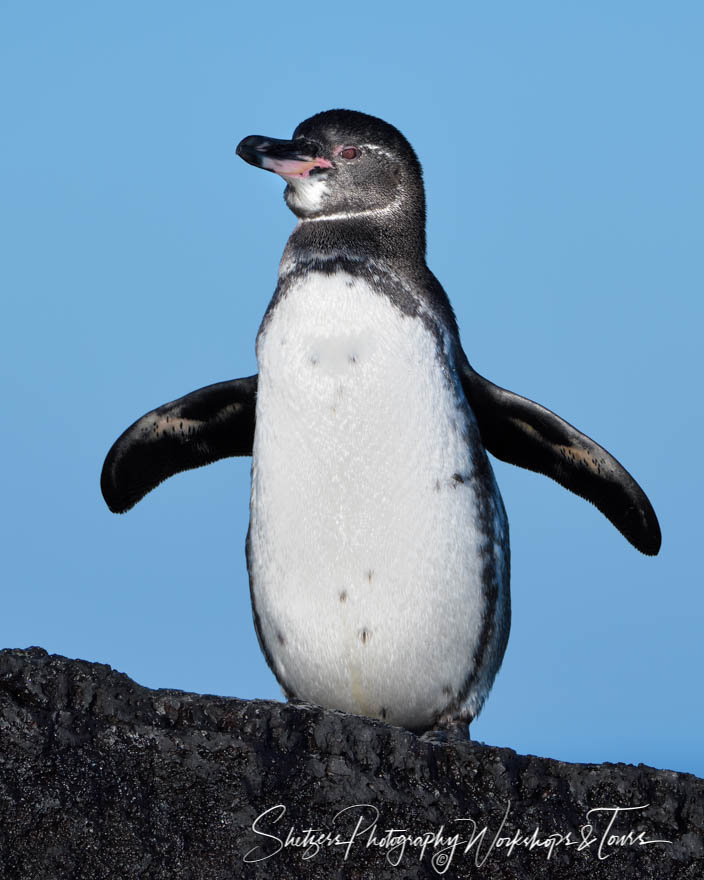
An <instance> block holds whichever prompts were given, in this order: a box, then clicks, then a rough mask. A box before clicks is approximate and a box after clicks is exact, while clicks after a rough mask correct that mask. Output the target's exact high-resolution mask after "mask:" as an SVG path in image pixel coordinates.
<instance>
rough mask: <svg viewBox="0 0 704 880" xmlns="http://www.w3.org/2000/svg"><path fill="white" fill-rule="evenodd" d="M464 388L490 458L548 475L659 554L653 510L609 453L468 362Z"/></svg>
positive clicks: (638, 543) (638, 544)
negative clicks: (501, 386) (476, 369)
mask: <svg viewBox="0 0 704 880" xmlns="http://www.w3.org/2000/svg"><path fill="white" fill-rule="evenodd" d="M461 377H462V387H463V389H464V393H465V395H466V397H467V401H468V402H469V405H470V406H471V408H472V410H473V412H474V414H475V416H476V419H477V424H478V425H479V431H480V433H481V437H482V442H483V443H484V446H485V447H486V448H487V450H488V451H489V452H491V454H492V455H495V456H496V457H497V458H500V459H501V460H502V461H507V462H509V463H510V464H515V465H518V466H519V467H523V468H527V469H528V470H531V471H536V472H538V473H541V474H545V475H546V476H548V477H551V478H552V479H553V480H555V481H556V482H558V483H559V484H560V485H561V486H564V488H565V489H569V490H570V492H574V493H575V494H576V495H580V496H581V497H582V498H586V499H587V501H591V502H592V504H594V505H595V506H596V507H597V508H598V509H599V510H600V511H601V512H602V513H603V514H604V516H605V517H606V518H607V519H608V520H610V522H611V523H613V525H615V526H616V528H617V529H618V530H619V531H620V532H621V534H622V535H623V536H624V537H625V538H627V539H628V540H629V541H630V542H631V544H633V546H634V547H636V548H637V549H638V550H640V551H641V552H642V553H645V554H646V555H648V556H656V555H657V553H658V551H659V550H660V543H661V535H660V526H659V524H658V520H657V517H656V516H655V511H654V510H653V507H652V505H651V503H650V501H649V500H648V498H647V496H646V494H645V492H643V490H642V489H641V487H640V486H639V485H638V483H636V481H635V480H634V479H633V477H632V476H631V475H630V474H629V473H628V471H627V470H626V469H625V468H624V467H623V466H622V465H621V464H619V462H618V461H616V459H615V458H614V457H613V456H612V455H610V454H609V453H608V452H607V451H606V450H605V449H603V448H602V447H601V446H599V445H598V443H595V442H594V441H593V440H592V439H591V438H590V437H587V436H586V435H585V434H582V433H581V432H580V431H578V430H577V429H576V428H574V427H573V426H572V425H570V424H569V423H568V422H566V421H564V419H561V418H560V417H559V416H557V415H555V413H554V412H551V411H550V410H549V409H546V408H545V407H544V406H541V405H540V404H539V403H535V402H534V401H532V400H528V399H527V398H525V397H520V396H519V395H518V394H514V393H513V392H511V391H507V390H506V389H505V388H500V387H499V386H498V385H494V384H493V382H490V381H489V380H488V379H485V378H484V377H483V376H480V375H479V373H477V372H475V371H474V370H473V369H472V367H471V366H470V365H469V362H468V361H467V360H466V358H465V359H464V363H463V365H462V371H461Z"/></svg>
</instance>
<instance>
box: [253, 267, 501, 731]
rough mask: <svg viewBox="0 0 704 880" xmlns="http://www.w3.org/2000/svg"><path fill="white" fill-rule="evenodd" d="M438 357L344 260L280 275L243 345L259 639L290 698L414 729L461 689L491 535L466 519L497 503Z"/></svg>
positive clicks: (428, 337) (477, 625)
mask: <svg viewBox="0 0 704 880" xmlns="http://www.w3.org/2000/svg"><path fill="white" fill-rule="evenodd" d="M444 357H446V353H445V352H443V351H442V350H441V348H439V342H438V336H437V334H435V333H434V332H433V331H432V330H431V329H430V328H429V327H428V326H427V324H426V323H424V321H423V320H421V319H420V318H419V317H415V316H409V315H407V314H404V313H403V312H402V311H401V310H400V309H399V308H398V307H397V306H396V305H394V303H393V301H392V299H391V298H390V297H388V296H385V295H382V294H380V293H379V292H376V291H374V290H372V289H371V288H370V286H369V285H368V284H367V283H366V282H364V281H363V280H360V279H357V278H355V277H352V276H350V275H347V274H344V273H338V274H334V275H326V274H323V273H315V274H309V275H307V276H305V278H304V279H303V280H301V281H300V282H298V283H295V282H294V283H293V284H292V285H290V286H289V288H288V290H287V293H286V295H285V296H283V297H281V298H280V299H279V301H278V303H277V304H276V305H275V306H274V307H273V309H272V310H271V311H270V313H269V315H268V316H267V318H266V319H265V322H264V324H263V325H262V329H261V331H260V334H259V337H258V341H257V359H258V363H259V387H258V395H257V411H256V432H255V439H254V450H253V466H252V497H251V523H250V531H249V537H248V548H247V551H248V552H247V557H248V567H249V573H250V582H251V588H252V597H253V602H254V608H255V618H256V622H257V627H258V632H259V636H260V639H261V641H262V645H263V648H264V650H265V653H266V654H267V658H268V660H269V662H270V664H271V665H272V668H273V670H274V672H275V674H276V675H277V677H278V679H279V681H280V682H281V683H282V685H283V686H284V688H285V689H286V691H287V692H288V693H289V694H291V695H295V696H297V697H299V698H300V699H305V700H309V701H311V702H315V703H318V704H320V705H325V706H329V707H332V708H339V709H343V710H345V711H349V712H356V713H360V714H365V715H372V716H377V717H383V718H386V719H387V720H389V721H391V722H392V723H397V724H402V725H404V726H407V727H411V728H413V727H423V726H425V725H428V724H430V723H432V721H433V720H434V719H435V718H437V717H438V715H439V714H440V712H441V711H442V710H443V708H444V707H445V706H447V705H448V704H449V703H450V702H451V700H452V697H453V695H454V696H457V695H458V694H459V693H460V691H461V688H462V684H463V682H464V681H465V680H466V678H467V674H468V671H470V670H471V665H472V662H473V657H474V656H475V653H476V648H477V645H478V643H479V641H480V637H481V632H482V621H483V619H485V617H486V615H487V614H488V613H493V611H491V609H488V608H487V601H486V595H485V590H484V589H483V586H482V578H483V574H484V572H483V566H485V565H486V564H487V563H486V558H487V554H489V556H493V557H495V558H496V559H500V557H501V551H502V546H499V544H502V542H503V541H504V540H505V535H504V533H503V532H502V530H501V528H499V530H498V534H499V537H498V539H497V540H498V543H497V546H491V547H487V534H486V532H485V531H483V530H482V528H481V527H480V525H481V522H482V519H484V521H485V520H486V517H487V516H489V517H492V516H493V517H494V519H495V520H496V519H497V518H498V519H500V518H501V517H502V516H503V506H502V505H501V501H500V498H498V494H497V496H496V498H494V497H493V495H492V493H491V492H489V493H488V494H487V492H486V491H483V492H480V491H477V483H476V480H475V478H474V476H473V475H474V474H475V462H474V461H473V450H472V448H471V444H470V443H468V441H467V438H468V435H469V432H470V429H471V428H473V424H472V422H473V415H472V413H471V410H470V409H469V407H468V406H467V404H466V402H465V400H464V398H463V397H462V395H461V392H458V389H457V386H456V384H455V383H454V381H453V380H452V378H451V371H450V370H449V369H448V368H447V365H446V364H444V361H443V358H444ZM482 454H483V453H482ZM491 481H492V485H493V486H494V488H495V484H493V477H491ZM485 489H486V487H484V490H485ZM487 506H488V508H487ZM499 508H500V509H499Z"/></svg>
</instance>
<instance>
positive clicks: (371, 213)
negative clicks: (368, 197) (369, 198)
mask: <svg viewBox="0 0 704 880" xmlns="http://www.w3.org/2000/svg"><path fill="white" fill-rule="evenodd" d="M402 199H403V196H402V194H401V193H400V192H399V193H398V194H397V196H396V198H395V199H394V200H393V202H389V204H388V205H384V206H383V207H381V208H365V209H363V210H362V211H337V212H335V213H334V214H321V215H320V216H319V217H301V222H303V223H324V222H326V221H328V220H352V219H354V218H356V217H383V216H384V215H385V214H393V213H394V212H395V211H397V210H398V208H399V207H400V205H401V201H402Z"/></svg>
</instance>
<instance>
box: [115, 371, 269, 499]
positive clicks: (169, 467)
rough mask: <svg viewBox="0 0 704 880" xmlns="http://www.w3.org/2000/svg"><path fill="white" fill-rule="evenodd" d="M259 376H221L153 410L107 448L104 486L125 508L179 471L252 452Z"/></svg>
mask: <svg viewBox="0 0 704 880" xmlns="http://www.w3.org/2000/svg"><path fill="white" fill-rule="evenodd" d="M256 395H257V376H256V375H255V376H247V377H246V378H244V379H233V380H231V381H230V382H217V383H216V384H214V385H207V386H206V387H205V388H200V389H198V391H192V392H191V393H190V394H186V395H185V397H179V398H178V400H172V401H171V402H170V403H165V404H164V405H163V406H160V407H158V408H157V409H154V410H152V411H151V412H148V413H147V414H146V415H143V416H142V418H141V419H138V420H137V421H136V422H135V423H134V424H133V425H130V427H129V428H128V429H127V430H126V431H125V432H124V433H123V434H121V435H120V437H118V439H117V440H116V441H115V442H114V443H113V445H112V448H111V449H110V452H108V454H107V457H106V459H105V463H104V464H103V470H102V473H101V475H100V488H101V490H102V493H103V498H104V499H105V502H106V504H107V506H108V507H109V508H110V510H112V512H113V513H124V512H125V511H126V510H129V509H130V507H133V506H134V505H135V504H136V503H137V502H138V501H141V499H142V498H144V496H145V495H146V494H147V492H151V490H152V489H154V488H156V486H158V485H159V483H161V482H163V481H164V480H165V479H167V478H168V477H171V476H173V475H174V474H177V473H179V472H180V471H186V470H190V469H191V468H197V467H201V466H202V465H205V464H210V463H211V462H213V461H218V460H219V459H221V458H228V457H230V456H233V455H251V454H252V444H253V442H254V419H255V401H256Z"/></svg>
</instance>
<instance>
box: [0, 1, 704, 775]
mask: <svg viewBox="0 0 704 880" xmlns="http://www.w3.org/2000/svg"><path fill="white" fill-rule="evenodd" d="M703 26H704V11H703V10H702V6H701V5H700V4H698V3H695V2H690V3H687V2H680V3H676V4H668V5H665V4H655V3H647V2H646V3H644V2H639V3H635V2H634V3H631V2H622V3H617V4H614V3H611V2H594V3H589V4H586V3H585V4H577V3H562V2H541V0H537V2H535V3H530V4H527V3H519V2H513V3H511V2H506V3H501V4H484V3H482V4H480V3H475V2H470V3H466V4H457V6H456V8H454V9H452V10H450V9H449V8H442V9H440V10H439V11H438V12H437V14H434V13H432V12H429V11H428V10H425V11H423V10H422V9H421V8H420V7H419V8H418V12H414V11H413V9H412V8H410V7H408V6H405V5H404V6H401V5H400V4H399V5H396V4H392V5H387V6H383V5H381V4H377V3H374V4H371V3H368V2H366V0H359V2H356V3H353V4H339V5H336V6H334V7H320V6H314V7H311V8H310V9H309V10H308V9H304V8H302V7H301V6H300V4H299V5H298V6H295V5H294V6H291V5H290V4H283V3H280V2H272V3H269V4H266V5H260V6H259V7H256V6H255V5H253V4H234V3H224V2H222V3H215V2H212V3H211V2H204V3H200V4H193V3H183V2H168V3H166V2H150V3H147V4H144V3H136V2H132V0H127V2H123V3H121V4H119V5H115V4H94V3H87V2H86V3H82V2H71V3H68V4H54V3H46V2H45V3H37V4H26V3H25V4H10V3H0V67H1V70H0V74H1V78H0V81H1V82H2V83H3V85H2V90H3V91H2V104H1V107H0V109H1V112H2V120H3V125H2V131H0V153H1V159H2V173H3V185H2V192H3V199H2V203H3V207H2V216H1V217H0V226H1V229H0V233H1V236H2V243H3V251H4V256H3V258H2V262H1V265H0V283H1V285H2V310H3V320H2V322H1V324H0V343H1V344H0V357H1V358H2V376H3V383H2V387H3V406H2V409H1V415H2V420H3V425H2V441H1V442H2V450H3V456H2V460H3V463H4V464H3V467H2V469H1V470H0V475H1V479H2V497H3V500H4V504H3V505H2V513H0V517H1V522H0V526H1V534H2V558H3V571H4V578H3V581H4V589H3V613H2V615H1V616H0V646H2V647H26V646H27V645H31V644H39V645H42V646H43V647H45V648H47V649H48V650H49V651H52V652H57V653H61V654H64V655H67V656H69V657H81V658H85V659H88V660H95V661H100V662H105V663H109V664H111V665H112V666H114V667H115V668H117V669H119V670H121V671H123V672H126V673H127V674H128V675H130V676H132V677H133V678H134V679H136V680H137V681H139V682H140V683H142V684H145V685H148V686H150V687H175V688H181V689H184V690H195V691H200V692H210V693H217V694H227V695H233V696H239V697H245V698H254V697H266V698H278V697H279V690H278V686H277V684H276V682H275V680H274V678H273V676H272V675H271V673H270V672H269V671H268V668H267V666H266V663H265V661H264V659H263V657H262V655H261V653H260V651H259V648H258V646H257V642H256V637H255V634H254V630H253V625H252V619H251V610H250V603H249V591H248V582H247V574H246V568H245V560H244V539H245V534H246V529H247V516H248V492H249V460H233V459H231V460H229V461H225V462H220V463H218V464H216V465H212V466H210V467H208V468H204V469H201V470H199V471H194V472H191V473H188V474H184V475H180V476H178V477H176V478H174V479H172V480H170V481H168V482H167V483H166V484H164V485H163V486H161V487H160V488H159V489H158V490H157V491H156V492H154V493H153V494H152V495H150V496H148V497H147V498H146V499H145V501H143V502H142V503H141V504H140V505H138V506H137V507H136V508H135V509H134V510H133V511H131V512H130V513H129V514H127V515H125V516H121V517H117V516H114V515H112V514H110V513H109V512H108V510H107V508H106V507H105V505H104V503H103V501H102V498H101V496H100V491H99V485H98V480H99V474H100V468H101V465H102V461H103V458H104V456H105V453H106V452H107V450H108V448H109V447H110V445H111V443H112V442H113V440H114V439H115V438H116V437H117V436H118V434H119V433H120V432H121V431H122V430H123V429H124V428H125V427H126V426H127V425H128V424H130V423H131V422H132V421H133V420H134V419H135V418H137V417H138V416H139V415H141V414H142V413H144V412H145V411H147V410H149V409H151V408H153V407H154V406H157V405H159V404H161V403H163V402H165V401H167V400H171V399H173V398H175V397H178V396H180V395H182V394H184V393H186V392H188V391H190V390H192V389H195V388H198V387H201V386H202V385H206V384H208V383H211V382H216V381H220V380H223V379H228V378H233V377H235V376H244V375H249V374H250V373H253V372H254V371H255V370H256V365H255V358H254V339H255V335H256V331H257V328H258V325H259V321H260V320H261V316H262V314H263V312H264V310H265V308H266V305H267V303H268V301H269V298H270V296H271V294H272V292H273V288H274V284H275V279H276V269H277V264H278V260H279V257H280V255H281V251H282V250H283V247H284V244H285V241H286V238H287V236H288V235H289V233H290V231H291V229H292V227H293V224H294V218H293V215H291V214H290V213H289V211H288V210H287V209H286V207H285V205H284V203H283V201H282V198H281V196H282V190H283V184H282V182H281V181H280V180H279V179H278V178H277V177H275V176H274V175H270V174H264V173H262V172H259V171H257V170H255V169H253V168H251V167H250V166H247V165H245V163H243V162H242V161H241V160H239V159H237V158H236V157H235V155H234V148H235V146H236V144H237V142H238V141H239V140H240V139H241V138H242V137H243V136H245V135H248V134H253V133H258V134H267V135H272V136H278V137H287V136H289V135H290V133H291V132H292V131H293V128H294V127H295V125H296V124H297V123H298V122H300V121H301V120H302V119H304V118H306V117H307V116H310V115H311V114H313V113H315V112H317V111H319V110H324V109H329V108H331V107H348V108H352V109H357V110H362V111H365V112H369V113H373V114H375V115H378V116H381V117H383V118H385V119H387V120H388V121H390V122H392V123H394V124H395V125H397V126H398V127H399V128H400V129H401V130H402V131H403V132H404V133H405V134H406V136H407V137H408V138H409V140H410V141H411V143H412V144H413V145H414V147H415V148H416V151H417V152H418V155H419V157H420V159H421V162H422V163H423V166H424V170H425V180H426V187H427V193H428V209H429V223H428V261H429V264H430V266H431V268H432V269H433V271H434V272H435V274H436V275H437V276H438V277H439V279H440V280H441V282H442V283H443V285H444V286H445V288H446V290H447V291H448V294H449V296H450V298H451V300H452V302H453V305H454V307H455V310H456V312H457V317H458V320H459V325H460V329H461V334H462V339H463V343H464V347H465V350H466V351H467V354H468V356H469V358H470V361H471V362H472V363H473V364H474V366H475V367H476V369H478V370H479V371H480V372H481V373H483V374H484V375H486V376H487V377H489V378H490V379H492V380H493V381H494V382H496V383H498V384H500V385H503V386H505V387H508V388H510V389H511V390H513V391H516V392H518V393H520V394H523V395H525V396H527V397H531V398H533V399H535V400H537V401H539V402H540V403H542V404H544V405H546V406H548V407H550V408H551V409H553V410H555V411H556V412H557V413H558V414H560V415H561V416H563V417H564V418H566V419H567V420H568V421H570V422H571V423H573V424H575V425H576V426H578V427H579V428H580V429H581V430H583V431H585V432H586V433H587V434H589V435H590V436H592V437H594V438H595V439H596V440H597V441H598V442H600V443H602V444H603V445H604V446H605V447H606V448H607V449H609V450H610V451H611V452H612V453H613V454H614V455H615V456H616V457H617V458H618V459H619V460H620V461H622V462H623V464H624V465H625V466H626V467H627V468H628V469H629V470H630V471H631V472H632V473H633V474H634V476H635V477H636V479H637V480H638V481H639V482H640V483H641V485H642V486H643V488H644V489H645V490H646V492H647V493H648V495H649V497H650V499H651V501H652V502H653V505H654V507H655V510H656V512H657V514H658V516H659V519H660V523H661V526H662V531H663V549H662V551H661V555H660V556H659V557H658V558H656V559H648V558H645V557H643V556H641V555H640V554H639V553H638V552H637V551H636V550H634V549H633V548H632V547H631V546H630V545H629V544H627V543H626V541H625V540H624V539H623V538H622V537H621V535H620V534H618V532H616V530H615V529H614V528H613V527H612V526H611V525H610V524H609V523H608V522H607V521H606V520H605V519H604V518H603V517H602V516H601V515H600V514H599V513H598V512H597V511H596V510H595V509H594V508H593V507H591V506H590V505H589V504H587V503H586V502H584V501H582V500H581V499H579V498H577V497H575V496H572V495H570V494H569V493H567V492H565V491H564V490H563V489H561V488H560V487H559V486H557V485H556V484H554V483H551V482H550V481H549V480H547V479H545V478H542V477H539V476H537V475H535V474H532V473H528V472H525V471H520V470H518V469H516V468H513V467H511V466H509V465H505V464H503V463H501V462H496V463H495V469H496V473H497V478H498V480H499V484H500V486H501V489H502V492H503V495H504V501H505V504H506V507H507V509H508V513H509V518H510V522H511V532H512V554H513V574H512V597H513V624H512V634H511V639H510V642H509V647H508V651H507V654H506V658H505V661H504V665H503V668H502V670H501V672H500V673H499V676H498V679H497V681H496V685H495V687H494V690H493V692H492V694H491V696H490V698H489V700H488V703H487V705H486V708H485V710H484V712H483V714H482V716H481V718H480V719H479V721H477V722H476V723H475V724H474V725H473V728H472V735H473V736H474V737H475V738H477V739H482V740H484V741H486V742H490V743H492V744H496V745H500V746H510V747H512V748H514V749H516V750H518V751H519V752H530V753H534V754H539V755H546V756H552V757H557V758H560V759H563V760H568V761H595V762H599V761H627V762H630V763H638V762H644V763H647V764H651V765H654V766H656V767H668V768H672V769H677V770H685V771H690V772H696V773H698V774H699V775H704V753H703V749H702V734H701V731H702V727H703V726H704V712H703V710H702V698H701V671H702V666H703V661H704V647H703V645H704V640H702V638H701V634H702V629H703V626H704V596H703V591H702V575H701V571H700V557H699V549H700V544H701V534H700V532H701V523H702V517H701V491H702V456H701V451H700V448H699V447H700V438H701V437H702V434H703V433H704V431H703V429H704V425H703V424H702V421H703V420H702V407H701V405H700V398H701V355H700V351H701V341H700V336H701V328H702V318H703V315H702V305H701V298H702V252H703V250H702V233H703V223H702V204H704V178H703V175H702V155H704V143H703V141H704V137H703V135H704V122H703V120H702V114H701V83H702V75H703V73H704V71H703V70H702V67H703V64H702V53H701V38H702V29H703Z"/></svg>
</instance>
